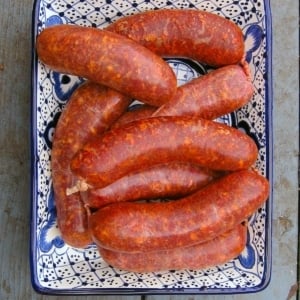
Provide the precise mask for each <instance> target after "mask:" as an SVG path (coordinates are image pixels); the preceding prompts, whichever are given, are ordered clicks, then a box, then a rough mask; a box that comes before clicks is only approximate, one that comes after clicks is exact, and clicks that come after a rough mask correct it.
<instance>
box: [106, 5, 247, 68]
mask: <svg viewBox="0 0 300 300" xmlns="http://www.w3.org/2000/svg"><path fill="white" fill-rule="evenodd" d="M106 30H109V31H111V32H116V33H118V34H121V35H124V36H126V37H128V38H131V39H132V40H134V41H137V42H139V43H140V44H142V45H143V46H145V47H147V48H148V49H150V50H152V51H153V52H155V53H157V54H159V55H162V56H171V57H174V56H177V57H178V56H179V57H188V58H191V59H195V60H198V61H200V62H202V63H206V64H208V65H211V66H214V67H220V66H224V65H231V64H236V63H239V62H240V61H241V60H242V58H243V56H244V52H245V45H244V37H243V33H242V30H241V29H240V28H239V27H238V26H237V25H236V24H235V23H234V22H232V21H230V20H228V19H226V18H224V17H221V16H218V15H216V14H213V13H210V12H204V11H199V10H198V11H197V10H189V9H177V10H176V9H172V10H171V9H161V10H154V11H146V12H142V13H138V14H135V15H131V16H126V17H122V18H120V19H119V20H117V21H116V22H114V23H112V24H111V25H109V26H108V27H107V28H106Z"/></svg>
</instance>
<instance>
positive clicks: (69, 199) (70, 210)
mask: <svg viewBox="0 0 300 300" xmlns="http://www.w3.org/2000/svg"><path fill="white" fill-rule="evenodd" d="M129 104H130V100H129V98H127V97H125V96H124V95H122V94H120V93H118V92H116V91H114V90H111V89H109V88H107V87H104V86H100V85H98V84H95V83H92V82H85V83H83V84H82V85H80V86H79V87H78V88H77V89H76V90H75V92H74V93H73V94H72V95H71V97H70V99H69V101H68V103H67V105H66V107H65V109H64V110H63V112H62V114H61V116H60V118H59V120H58V123H57V126H56V128H55V132H54V136H53V143H52V152H51V167H52V179H53V188H54V197H55V205H56V209H57V222H58V227H59V229H60V231H61V234H62V238H63V240H64V241H65V242H66V243H67V244H69V245H70V246H73V247H79V248H83V247H86V246H88V245H89V244H90V243H91V236H90V234H89V231H88V220H87V218H88V215H87V211H86V209H85V207H84V203H83V201H82V200H81V198H80V193H74V194H72V195H66V190H67V188H69V187H70V186H72V185H73V184H74V177H73V174H72V172H71V170H70V162H71V159H72V157H73V155H75V153H76V152H77V151H78V150H79V149H80V148H81V147H82V146H83V145H84V144H85V143H86V142H87V140H88V139H89V138H91V137H93V136H95V135H97V134H100V133H102V132H104V131H105V130H106V129H107V128H108V127H109V126H110V124H111V123H113V122H114V121H115V120H116V119H117V118H118V117H119V116H120V115H121V114H122V113H123V112H124V111H125V110H126V109H127V107H128V105H129Z"/></svg>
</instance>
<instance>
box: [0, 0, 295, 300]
mask: <svg viewBox="0 0 300 300" xmlns="http://www.w3.org/2000/svg"><path fill="white" fill-rule="evenodd" d="M298 5H299V3H298V1H296V0H288V1H281V0H271V8H272V13H273V33H274V35H273V75H274V103H273V106H274V132H273V135H274V144H275V145H274V204H273V219H272V224H273V239H272V242H273V269H272V279H271V283H270V284H269V286H268V287H267V288H266V289H265V290H264V291H262V292H260V293H257V294H255V295H252V294H250V295H235V296H230V295H227V296H222V295H220V296H185V297H184V296H147V297H146V299H147V300H167V299H170V300H171V299H172V300H175V299H185V300H197V299H200V298H201V299H210V300H212V299H252V298H256V299H257V300H260V299H287V298H288V295H289V291H290V289H291V288H292V287H293V285H295V284H296V281H297V276H296V275H297V229H298V227H297V226H298V177H297V176H298V175H297V164H298V144H299V143H298V138H299V132H298V124H299V113H298V109H299V103H298V101H299V92H298V91H299V86H298V84H299V70H298V67H299V61H298V50H299V44H298V43H299V35H298V12H299V8H298ZM32 6H33V0H22V1H18V0H11V1H5V0H0V113H1V117H0V187H1V192H0V215H1V217H0V242H1V243H0V245H1V246H0V257H1V262H0V265H1V272H0V282H1V285H0V299H2V300H4V299H14V300H18V299H44V300H46V299H52V300H54V299H70V297H56V296H52V297H50V296H43V295H39V294H37V293H36V292H35V291H34V290H33V289H32V287H31V282H30V268H29V222H30V161H29V156H30V136H29V128H30V101H31V99H30V61H31V51H32V49H31V13H32ZM298 280H299V279H298ZM290 294H293V293H292V290H291V293H290ZM295 297H296V296H292V297H291V298H290V299H295ZM78 299H82V300H83V299H102V300H105V299H116V300H117V299H118V300H119V299H120V300H133V299H141V297H139V296H123V297H122V296H109V297H108V296H78Z"/></svg>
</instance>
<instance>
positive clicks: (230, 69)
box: [153, 65, 254, 120]
mask: <svg viewBox="0 0 300 300" xmlns="http://www.w3.org/2000/svg"><path fill="white" fill-rule="evenodd" d="M248 76H249V74H247V73H246V72H245V71H244V68H243V67H241V66H239V65H230V66H225V67H222V68H218V69H216V70H213V71H211V72H209V73H208V74H206V75H203V76H201V77H198V78H196V79H193V80H191V81H190V82H188V83H186V84H184V85H181V86H180V87H178V89H177V92H176V94H175V96H174V97H173V98H172V99H170V101H168V102H167V103H165V104H163V105H162V106H161V107H159V108H158V109H157V110H156V111H155V112H154V114H153V116H180V115H182V116H185V115H194V116H198V117H200V118H204V119H210V120H213V119H216V118H219V117H221V116H222V115H225V114H228V113H231V112H233V111H235V110H236V109H238V108H240V107H242V106H244V105H245V104H247V103H248V102H249V101H250V99H251V97H252V95H253V91H254V89H253V85H252V83H251V82H250V80H249V77H248Z"/></svg>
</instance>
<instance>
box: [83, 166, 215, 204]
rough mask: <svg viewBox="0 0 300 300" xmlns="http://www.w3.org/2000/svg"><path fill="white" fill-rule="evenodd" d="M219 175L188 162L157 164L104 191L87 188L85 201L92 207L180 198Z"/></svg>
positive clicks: (132, 174)
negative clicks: (123, 202)
mask: <svg viewBox="0 0 300 300" xmlns="http://www.w3.org/2000/svg"><path fill="white" fill-rule="evenodd" d="M218 175H219V174H218V173H217V172H213V171H211V170H208V169H204V168H200V167H198V166H196V165H192V164H189V163H180V162H176V163H169V164H158V165H154V166H153V167H150V168H148V169H140V170H138V171H136V172H134V173H130V174H128V175H126V176H124V177H122V178H120V179H119V180H116V181H115V182H113V183H112V184H110V185H108V186H105V187H104V188H102V189H88V190H87V191H86V192H85V193H84V197H83V199H84V200H85V203H86V205H87V206H89V207H93V208H99V207H102V206H105V205H107V204H109V203H114V202H122V201H135V200H147V199H158V198H179V197H183V196H186V195H188V194H191V193H193V192H195V191H196V190H198V189H200V188H201V187H203V186H205V185H207V184H208V183H209V182H211V181H212V180H213V179H215V178H217V176H218Z"/></svg>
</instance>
